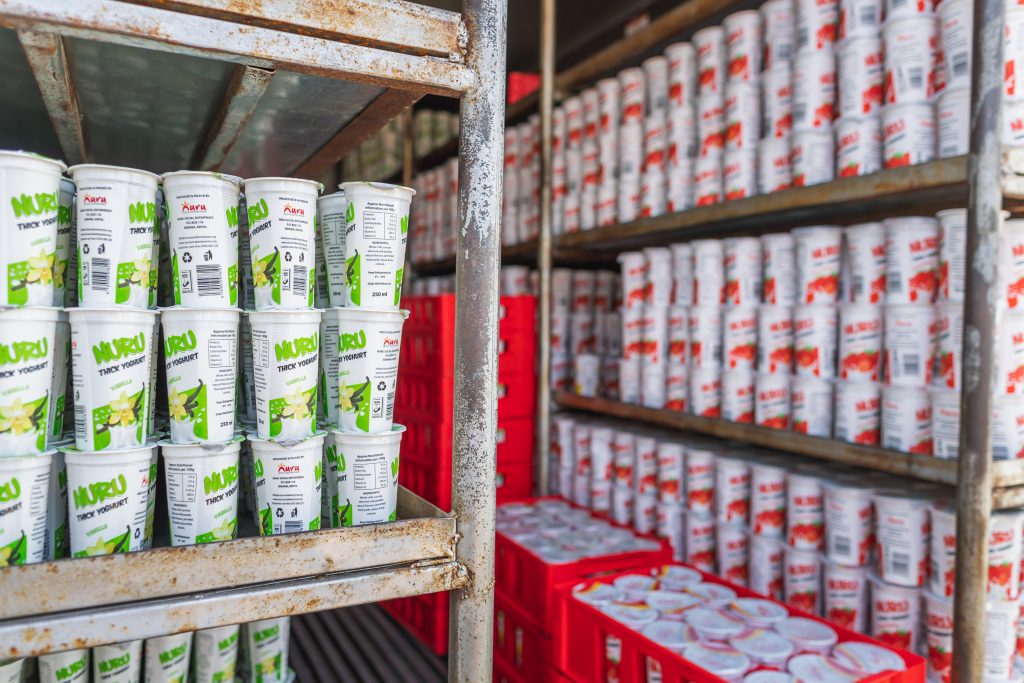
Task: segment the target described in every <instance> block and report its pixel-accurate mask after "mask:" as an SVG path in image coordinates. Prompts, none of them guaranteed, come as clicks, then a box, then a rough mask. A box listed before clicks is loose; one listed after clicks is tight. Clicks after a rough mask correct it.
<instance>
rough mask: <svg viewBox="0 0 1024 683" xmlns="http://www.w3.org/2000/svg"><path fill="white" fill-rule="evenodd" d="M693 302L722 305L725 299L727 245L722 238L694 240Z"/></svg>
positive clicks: (695, 303)
mask: <svg viewBox="0 0 1024 683" xmlns="http://www.w3.org/2000/svg"><path fill="white" fill-rule="evenodd" d="M690 245H691V247H692V249H693V301H692V302H690V303H693V304H694V305H696V306H721V305H722V303H724V301H725V245H724V244H723V242H722V240H711V239H709V240H694V241H693V242H690Z"/></svg>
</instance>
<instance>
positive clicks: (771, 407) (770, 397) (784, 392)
mask: <svg viewBox="0 0 1024 683" xmlns="http://www.w3.org/2000/svg"><path fill="white" fill-rule="evenodd" d="M754 394H755V395H754V422H755V424H757V425H758V426H759V427H766V428H768V429H783V430H788V429H789V428H790V411H791V396H790V377H789V376H788V375H783V374H779V373H774V374H759V375H757V378H756V380H755V385H754Z"/></svg>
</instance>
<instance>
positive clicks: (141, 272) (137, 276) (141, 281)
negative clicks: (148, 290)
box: [129, 258, 152, 287]
mask: <svg viewBox="0 0 1024 683" xmlns="http://www.w3.org/2000/svg"><path fill="white" fill-rule="evenodd" d="M133 265H134V266H135V270H134V271H132V277H131V279H130V280H129V282H131V283H132V284H133V285H142V286H145V287H148V286H149V271H150V268H151V265H152V264H151V261H150V260H149V259H148V258H140V259H137V260H136V261H135V263H134V264H133Z"/></svg>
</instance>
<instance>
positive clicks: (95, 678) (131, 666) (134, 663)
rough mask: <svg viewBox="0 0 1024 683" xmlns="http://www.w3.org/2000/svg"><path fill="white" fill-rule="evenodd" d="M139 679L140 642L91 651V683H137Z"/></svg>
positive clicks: (134, 641)
mask: <svg viewBox="0 0 1024 683" xmlns="http://www.w3.org/2000/svg"><path fill="white" fill-rule="evenodd" d="M141 679H142V641H141V640H132V641H130V642H127V643H117V644H115V645H101V646H99V647H94V648H93V649H92V683H139V681H140V680H141Z"/></svg>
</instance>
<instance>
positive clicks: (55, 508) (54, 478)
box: [44, 439, 74, 560]
mask: <svg viewBox="0 0 1024 683" xmlns="http://www.w3.org/2000/svg"><path fill="white" fill-rule="evenodd" d="M65 443H66V445H70V444H73V443H74V441H73V440H71V439H69V440H68V441H67V442H65ZM52 456H53V457H52V459H51V460H50V477H49V481H48V486H47V488H48V492H47V495H46V500H47V505H46V542H45V543H44V545H45V548H46V559H47V560H59V559H63V558H65V557H67V556H68V547H69V538H68V473H67V468H66V466H65V465H64V452H63V451H61V450H59V449H58V450H54V451H52Z"/></svg>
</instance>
